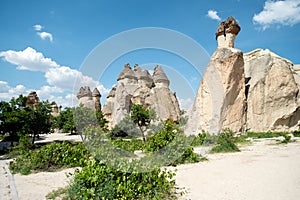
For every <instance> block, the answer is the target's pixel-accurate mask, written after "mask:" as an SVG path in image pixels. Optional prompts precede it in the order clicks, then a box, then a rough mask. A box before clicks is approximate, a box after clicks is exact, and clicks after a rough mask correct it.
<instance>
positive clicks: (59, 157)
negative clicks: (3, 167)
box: [10, 142, 90, 174]
mask: <svg viewBox="0 0 300 200" xmlns="http://www.w3.org/2000/svg"><path fill="white" fill-rule="evenodd" d="M89 156H90V154H89V151H88V150H87V149H86V148H85V146H84V145H83V144H82V143H76V144H71V143H67V142H63V143H52V144H48V145H45V146H43V147H41V148H40V149H39V150H36V151H33V150H29V151H28V152H27V153H25V154H23V155H21V156H20V157H18V158H17V159H16V160H15V161H14V162H13V163H12V164H11V165H10V169H11V170H12V172H13V173H21V174H29V173H30V172H32V171H33V170H38V171H47V170H50V169H58V168H62V167H76V166H84V164H85V162H86V160H88V158H89Z"/></svg>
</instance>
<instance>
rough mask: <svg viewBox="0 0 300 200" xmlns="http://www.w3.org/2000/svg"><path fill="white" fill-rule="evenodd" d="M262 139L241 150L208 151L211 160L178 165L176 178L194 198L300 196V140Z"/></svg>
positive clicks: (228, 199) (263, 199)
mask: <svg viewBox="0 0 300 200" xmlns="http://www.w3.org/2000/svg"><path fill="white" fill-rule="evenodd" d="M274 143H275V142H274V141H270V140H261V141H260V142H254V143H253V144H252V145H250V146H244V147H242V148H240V149H241V152H238V153H226V154H208V155H207V157H208V159H209V161H208V162H201V163H197V164H190V165H181V166H178V167H177V170H178V172H177V176H176V182H177V184H178V186H179V188H185V190H186V191H187V194H186V195H185V196H183V197H182V198H181V199H192V200H200V199H201V200H214V199H221V200H248V199H249V200H253V199H256V200H266V199H272V200H281V199H289V200H298V199H299V198H300V142H299V141H297V142H293V143H289V144H287V145H283V144H274Z"/></svg>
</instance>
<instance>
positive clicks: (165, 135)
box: [146, 121, 179, 152]
mask: <svg viewBox="0 0 300 200" xmlns="http://www.w3.org/2000/svg"><path fill="white" fill-rule="evenodd" d="M178 131H179V127H178V126H176V125H175V124H174V123H173V122H172V121H166V122H165V124H164V127H163V129H162V130H160V131H159V132H158V133H156V134H154V135H152V136H151V137H150V138H148V140H147V144H146V151H148V152H155V151H158V150H159V149H161V148H163V147H165V146H167V145H168V144H169V143H170V142H171V141H173V139H174V138H175V136H176V135H177V134H178Z"/></svg>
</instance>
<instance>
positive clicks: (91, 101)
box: [77, 86, 101, 110]
mask: <svg viewBox="0 0 300 200" xmlns="http://www.w3.org/2000/svg"><path fill="white" fill-rule="evenodd" d="M100 97H101V94H100V92H99V90H98V89H97V88H95V89H94V90H93V92H92V91H91V89H90V87H88V86H84V87H81V88H80V89H79V92H78V93H77V98H78V100H79V104H82V105H83V106H85V107H87V108H90V109H92V110H101V103H100Z"/></svg>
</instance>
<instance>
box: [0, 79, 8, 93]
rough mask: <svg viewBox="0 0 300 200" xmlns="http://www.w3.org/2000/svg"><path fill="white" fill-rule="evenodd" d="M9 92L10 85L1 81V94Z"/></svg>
mask: <svg viewBox="0 0 300 200" xmlns="http://www.w3.org/2000/svg"><path fill="white" fill-rule="evenodd" d="M8 90H9V86H8V83H7V82H5V81H0V93H2V92H7V91H8Z"/></svg>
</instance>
